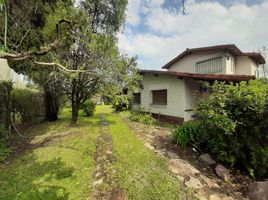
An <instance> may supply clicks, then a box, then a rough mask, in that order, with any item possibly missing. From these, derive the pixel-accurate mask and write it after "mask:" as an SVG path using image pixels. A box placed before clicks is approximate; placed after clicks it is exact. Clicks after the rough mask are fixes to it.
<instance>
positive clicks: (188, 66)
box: [169, 52, 221, 73]
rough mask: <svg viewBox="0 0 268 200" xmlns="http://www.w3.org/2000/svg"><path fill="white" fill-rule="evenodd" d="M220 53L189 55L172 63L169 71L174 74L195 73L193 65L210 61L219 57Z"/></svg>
mask: <svg viewBox="0 0 268 200" xmlns="http://www.w3.org/2000/svg"><path fill="white" fill-rule="evenodd" d="M220 55H221V52H220V53H219V52H207V53H193V54H191V55H187V56H185V57H184V58H182V59H181V60H179V61H177V62H176V63H174V64H173V65H172V66H171V67H170V68H169V70H170V71H176V72H188V73H196V70H195V64H196V63H197V62H200V61H203V60H206V59H210V58H213V57H217V56H220Z"/></svg>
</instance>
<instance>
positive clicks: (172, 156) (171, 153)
mask: <svg viewBox="0 0 268 200" xmlns="http://www.w3.org/2000/svg"><path fill="white" fill-rule="evenodd" d="M167 156H168V157H169V158H171V159H179V158H180V157H179V156H178V155H177V154H175V153H173V152H171V151H167Z"/></svg>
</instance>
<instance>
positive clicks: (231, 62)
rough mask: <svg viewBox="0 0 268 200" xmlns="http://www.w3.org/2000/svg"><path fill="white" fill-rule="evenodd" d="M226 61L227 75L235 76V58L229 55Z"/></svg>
mask: <svg viewBox="0 0 268 200" xmlns="http://www.w3.org/2000/svg"><path fill="white" fill-rule="evenodd" d="M224 60H225V66H226V67H225V74H234V73H235V57H234V56H233V55H232V54H227V57H225V58H224Z"/></svg>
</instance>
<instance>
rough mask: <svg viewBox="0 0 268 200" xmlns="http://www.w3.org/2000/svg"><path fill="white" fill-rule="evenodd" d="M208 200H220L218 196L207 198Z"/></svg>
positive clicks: (213, 195)
mask: <svg viewBox="0 0 268 200" xmlns="http://www.w3.org/2000/svg"><path fill="white" fill-rule="evenodd" d="M209 200H221V197H220V196H219V195H218V194H212V195H210V196H209Z"/></svg>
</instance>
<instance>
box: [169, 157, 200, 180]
mask: <svg viewBox="0 0 268 200" xmlns="http://www.w3.org/2000/svg"><path fill="white" fill-rule="evenodd" d="M168 169H169V170H170V171H171V173H173V174H178V175H180V176H191V175H192V176H194V175H195V174H199V173H200V171H199V170H197V169H196V168H194V167H193V166H192V165H190V164H189V163H187V162H186V161H184V160H182V159H171V160H169V161H168Z"/></svg>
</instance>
